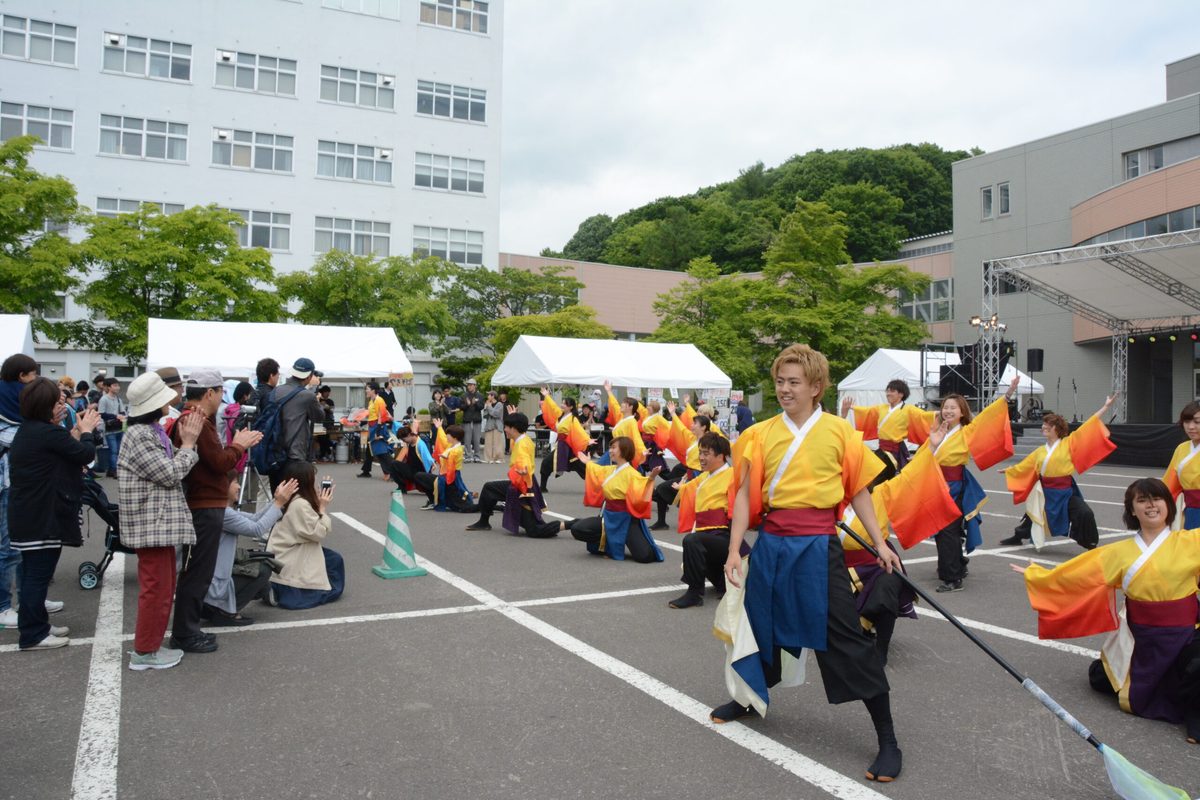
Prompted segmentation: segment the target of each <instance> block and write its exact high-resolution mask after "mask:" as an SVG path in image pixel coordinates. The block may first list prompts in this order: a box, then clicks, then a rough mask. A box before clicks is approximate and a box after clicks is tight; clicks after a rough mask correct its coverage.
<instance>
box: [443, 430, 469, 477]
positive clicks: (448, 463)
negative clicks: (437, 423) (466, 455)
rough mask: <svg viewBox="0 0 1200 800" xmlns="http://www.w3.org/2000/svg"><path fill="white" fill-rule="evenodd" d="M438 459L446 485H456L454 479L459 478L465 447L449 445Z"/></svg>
mask: <svg viewBox="0 0 1200 800" xmlns="http://www.w3.org/2000/svg"><path fill="white" fill-rule="evenodd" d="M439 433H440V430H439ZM437 459H438V466H439V468H440V469H441V471H442V475H444V476H445V477H446V483H447V484H452V483H454V479H455V478H456V477H457V476H458V473H459V471H460V470H461V469H462V465H463V446H462V445H461V444H456V445H448V446H447V447H446V449H445V450H443V451H442V453H441V454H440V455H439V456H438V457H437Z"/></svg>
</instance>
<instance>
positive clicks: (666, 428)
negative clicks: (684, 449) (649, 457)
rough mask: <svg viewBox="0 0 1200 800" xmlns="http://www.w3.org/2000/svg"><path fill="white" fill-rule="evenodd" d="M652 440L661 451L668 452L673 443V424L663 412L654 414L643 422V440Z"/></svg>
mask: <svg viewBox="0 0 1200 800" xmlns="http://www.w3.org/2000/svg"><path fill="white" fill-rule="evenodd" d="M647 437H648V438H650V439H651V440H653V441H654V444H655V446H657V447H658V449H659V450H666V449H667V444H668V443H669V442H670V441H671V424H670V423H669V422H667V420H666V418H665V417H664V416H663V415H662V413H661V412H658V411H656V412H654V413H653V414H650V415H649V416H647V417H646V418H645V419H643V420H642V438H643V439H645V438H647Z"/></svg>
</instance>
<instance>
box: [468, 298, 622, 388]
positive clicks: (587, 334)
mask: <svg viewBox="0 0 1200 800" xmlns="http://www.w3.org/2000/svg"><path fill="white" fill-rule="evenodd" d="M487 327H488V330H489V331H490V332H491V339H490V344H491V350H492V353H494V357H493V359H492V362H491V364H490V365H489V366H487V367H486V368H485V369H483V370H481V371H480V373H479V378H478V380H479V383H480V384H482V385H485V386H490V385H491V383H492V375H494V374H495V373H496V368H497V367H499V366H500V362H501V361H503V360H504V356H505V355H507V354H508V351H509V350H511V349H512V346H513V345H514V344H516V343H517V339H518V338H520V337H521V336H562V337H568V338H571V339H612V338H613V337H614V336H615V334H614V333H613V330H612V328H610V327H608V326H607V325H605V324H603V323H601V322H598V321H597V320H596V309H594V308H592V307H591V306H581V305H570V306H566V307H565V308H562V309H559V310H558V311H554V312H552V313H548V314H528V315H521V316H515V317H504V318H503V319H495V320H492V321H491V322H489V323H488V324H487ZM493 388H497V387H493ZM504 388H507V387H504ZM514 388H515V387H514Z"/></svg>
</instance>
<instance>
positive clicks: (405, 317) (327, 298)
mask: <svg viewBox="0 0 1200 800" xmlns="http://www.w3.org/2000/svg"><path fill="white" fill-rule="evenodd" d="M447 266H448V264H447V262H444V261H442V260H441V259H438V258H426V259H422V260H420V261H413V260H412V259H411V258H408V257H407V256H391V257H388V258H384V259H377V258H375V257H374V256H356V255H352V254H350V253H347V252H344V251H341V250H331V251H329V252H328V253H325V254H324V255H322V256H321V257H320V258H319V259H317V262H316V263H315V264H314V265H313V267H312V269H311V270H309V271H307V272H293V273H290V274H288V275H282V276H280V277H279V279H278V280H277V281H276V285H277V286H278V291H279V294H280V296H281V297H282V298H283V299H285V300H298V301H300V303H301V306H300V309H299V310H298V311H296V312H295V313H294V314H293V315H292V317H293V318H294V319H296V320H298V321H299V322H303V323H307V324H311V325H348V326H353V327H371V328H391V329H392V330H394V331H395V332H396V338H398V339H399V340H400V344H401V345H403V346H404V347H405V348H406V349H412V348H417V349H427V348H428V347H429V346H430V345H431V344H432V342H433V341H435V340H440V339H441V338H442V337H443V336H446V335H448V334H450V333H451V332H452V331H453V329H454V318H453V317H452V316H451V315H450V309H449V307H448V306H447V304H446V302H445V301H444V300H442V299H441V298H440V297H438V296H437V286H438V283H439V281H440V280H441V276H442V275H443V274H444V273H445V271H446V269H447Z"/></svg>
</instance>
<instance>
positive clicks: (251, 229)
mask: <svg viewBox="0 0 1200 800" xmlns="http://www.w3.org/2000/svg"><path fill="white" fill-rule="evenodd" d="M229 210H230V211H232V212H233V213H234V214H237V215H238V216H239V217H241V218H242V221H243V222H245V223H246V224H244V225H238V226H236V230H237V235H238V244H240V245H241V246H242V247H262V248H265V249H267V250H290V249H291V244H292V215H291V214H280V213H278V212H275V211H249V210H246V209H242V208H231V209H229Z"/></svg>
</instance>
